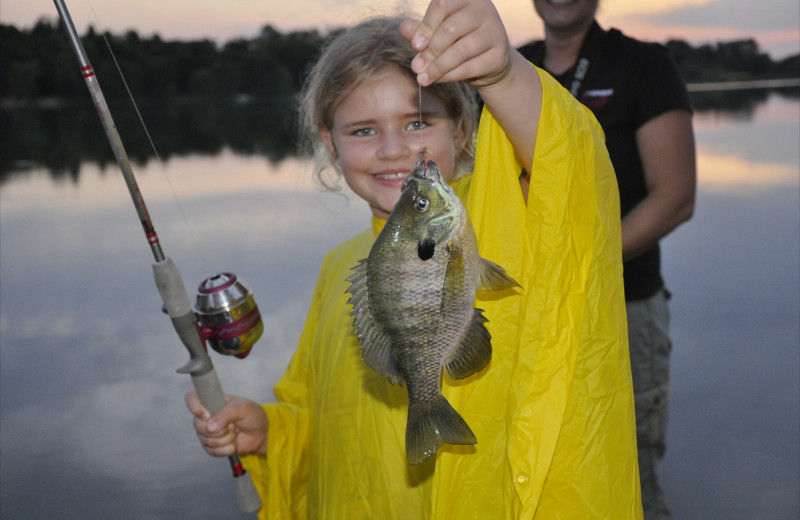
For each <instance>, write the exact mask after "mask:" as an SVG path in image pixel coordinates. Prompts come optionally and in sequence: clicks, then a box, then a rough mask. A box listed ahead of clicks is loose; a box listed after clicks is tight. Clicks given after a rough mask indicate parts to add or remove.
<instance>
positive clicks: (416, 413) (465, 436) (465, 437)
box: [406, 395, 478, 464]
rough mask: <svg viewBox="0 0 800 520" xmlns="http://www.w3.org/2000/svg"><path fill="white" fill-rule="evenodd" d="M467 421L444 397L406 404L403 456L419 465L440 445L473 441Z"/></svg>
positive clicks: (474, 441) (411, 462)
mask: <svg viewBox="0 0 800 520" xmlns="http://www.w3.org/2000/svg"><path fill="white" fill-rule="evenodd" d="M476 442H478V441H477V440H476V439H475V434H474V433H472V430H470V428H469V426H467V423H466V421H464V419H463V418H462V417H461V416H460V415H459V414H458V412H456V411H455V410H454V409H453V407H452V406H450V403H448V402H447V399H445V398H444V396H442V395H439V396H438V397H437V398H436V399H434V401H433V402H432V403H426V404H425V405H416V406H415V405H414V404H409V407H408V424H407V426H406V456H407V457H408V462H409V464H419V463H420V462H423V461H424V460H425V459H427V458H428V457H430V456H431V455H433V454H434V453H436V451H437V450H438V449H439V447H440V446H441V445H442V444H475V443H476Z"/></svg>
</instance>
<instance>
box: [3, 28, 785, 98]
mask: <svg viewBox="0 0 800 520" xmlns="http://www.w3.org/2000/svg"><path fill="white" fill-rule="evenodd" d="M337 32H338V31H331V32H329V33H326V34H321V33H319V32H318V31H315V30H311V31H293V32H287V33H283V32H281V31H278V30H277V29H275V28H273V27H271V26H269V25H267V26H265V27H264V28H263V29H262V30H261V31H260V33H259V34H257V35H256V36H255V37H253V38H249V39H245V38H239V39H234V40H231V41H228V42H226V43H224V44H221V45H218V44H216V43H215V42H214V41H212V40H208V39H206V40H196V41H166V40H163V39H161V37H159V36H158V35H154V36H151V37H149V38H142V37H140V36H139V35H138V33H136V32H135V31H128V32H126V33H125V34H122V35H114V34H110V33H106V34H101V33H98V32H97V31H95V30H94V29H93V28H91V27H90V28H89V29H88V31H87V32H86V34H84V35H83V36H82V42H83V46H84V48H85V49H86V53H87V55H88V56H89V59H90V60H91V62H92V65H93V67H94V69H95V71H96V73H97V75H98V77H99V78H100V81H101V85H102V86H103V91H104V93H105V95H106V97H107V98H115V97H124V96H127V93H126V92H125V84H124V83H123V82H122V81H121V80H119V79H118V78H119V73H118V72H117V71H116V65H115V64H114V60H113V57H112V55H111V53H110V52H109V51H108V49H107V47H111V49H112V51H113V55H114V56H116V58H117V61H118V63H119V64H120V68H121V69H122V72H123V74H124V77H125V83H127V86H128V87H129V88H130V90H131V92H132V93H133V94H134V96H135V97H136V99H145V100H161V101H163V100H171V101H175V100H191V99H199V98H209V97H227V98H231V97H237V98H239V99H242V100H246V99H261V100H264V99H277V100H286V99H287V98H291V96H292V95H294V93H296V92H297V91H298V90H299V88H300V87H301V85H302V83H303V80H304V77H305V73H306V69H307V67H308V64H309V63H310V62H312V61H313V60H314V59H315V58H316V57H317V55H318V53H319V49H320V47H321V46H322V45H323V44H324V43H325V41H326V40H327V39H328V38H330V37H331V36H333V35H334V34H336V33H337ZM666 45H667V47H669V49H670V50H671V52H672V54H673V56H674V58H675V61H676V62H677V64H678V67H679V68H680V70H681V72H682V73H683V75H684V77H685V79H686V80H687V81H688V82H690V83H691V82H706V81H726V80H746V79H751V78H752V79H756V78H757V79H764V78H786V77H798V75H800V55H795V56H792V57H790V58H787V59H784V60H780V61H773V60H772V59H771V58H770V56H769V55H767V54H766V53H764V52H762V51H761V50H760V49H759V47H758V43H757V42H756V41H755V40H752V39H747V40H739V41H730V42H719V43H716V44H707V45H701V46H699V47H693V46H692V45H690V44H688V43H686V42H684V41H681V40H671V41H669V42H667V43H666ZM0 55H2V56H3V57H4V60H3V61H4V62H5V67H4V68H5V70H4V73H3V74H2V75H0V99H7V100H8V99H10V100H41V99H43V98H58V99H72V98H75V97H77V96H85V95H86V93H85V86H84V85H83V81H82V79H81V77H80V74H79V72H78V70H77V62H76V61H75V58H74V56H73V55H72V48H71V46H70V44H69V42H68V41H67V37H66V35H65V33H64V31H63V29H62V28H61V26H60V22H59V21H58V20H47V19H42V20H40V21H39V22H38V23H36V24H35V25H34V26H33V27H31V28H30V29H24V30H20V29H18V28H16V27H14V26H11V25H5V24H0Z"/></svg>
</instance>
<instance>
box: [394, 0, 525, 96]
mask: <svg viewBox="0 0 800 520" xmlns="http://www.w3.org/2000/svg"><path fill="white" fill-rule="evenodd" d="M400 32H401V33H402V34H403V36H404V37H405V38H406V39H407V40H408V41H409V42H411V46H412V47H413V48H414V49H415V50H416V51H417V52H419V54H418V55H417V56H416V58H414V61H412V62H411V68H412V70H413V71H414V72H415V73H416V74H417V82H418V83H419V84H420V85H422V86H423V87H424V86H428V85H430V84H431V83H434V82H437V81H439V82H448V81H458V80H465V81H466V82H467V83H468V84H469V85H471V86H473V87H475V88H478V89H481V88H483V87H489V86H492V85H494V84H496V83H498V82H499V81H501V80H502V79H503V78H504V77H505V76H506V75H507V74H508V71H509V68H510V66H511V59H510V53H511V49H510V44H509V42H508V35H507V34H506V30H505V27H503V22H502V21H501V20H500V15H499V14H498V13H497V10H496V9H495V7H494V5H493V4H492V3H491V2H490V1H489V0H433V1H432V2H431V3H430V5H428V9H427V11H426V13H425V17H424V18H423V19H422V21H421V22H417V21H414V20H406V21H405V22H403V23H402V24H401V26H400Z"/></svg>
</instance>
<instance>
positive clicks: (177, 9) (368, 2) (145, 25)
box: [0, 0, 800, 59]
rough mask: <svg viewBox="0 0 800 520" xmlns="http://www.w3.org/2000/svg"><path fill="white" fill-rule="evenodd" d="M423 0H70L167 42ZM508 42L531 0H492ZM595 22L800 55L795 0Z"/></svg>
mask: <svg viewBox="0 0 800 520" xmlns="http://www.w3.org/2000/svg"><path fill="white" fill-rule="evenodd" d="M426 4H427V2H426V1H424V0H336V1H333V0H291V1H288V2H287V1H285V0H137V1H136V2H131V1H123V0H74V1H71V2H68V3H67V7H68V8H69V10H70V12H71V14H72V18H73V22H74V23H75V26H76V27H77V28H78V31H79V32H80V33H81V34H83V32H84V31H85V30H86V28H87V27H88V26H89V25H93V26H94V27H95V28H97V29H102V30H110V31H112V32H114V33H120V32H123V31H127V30H129V29H133V30H136V31H137V32H138V33H139V34H140V35H141V36H145V37H146V36H150V35H153V34H158V35H159V36H160V37H162V38H164V39H167V40H173V39H174V40H178V39H180V40H196V39H204V38H210V39H213V40H216V41H218V42H220V43H222V42H226V41H229V40H231V39H233V38H237V37H244V38H250V37H253V36H255V35H256V34H258V32H259V30H260V29H261V28H262V27H263V26H265V25H272V26H273V27H275V28H276V29H278V30H281V31H291V30H298V29H319V30H326V29H328V28H331V27H336V26H342V25H350V24H352V23H355V22H357V21H359V20H360V19H362V18H364V17H366V16H367V15H368V14H370V13H378V14H387V13H393V12H395V10H396V9H397V8H398V6H400V7H403V6H405V7H406V10H409V8H410V10H411V11H412V12H415V13H422V12H423V9H424V6H425V5H426ZM495 5H496V6H497V10H498V11H499V12H500V15H501V17H502V18H503V22H504V24H505V25H506V29H507V31H508V33H509V37H510V39H511V43H512V44H514V45H519V44H522V43H525V42H526V41H529V40H531V39H534V38H539V37H541V35H542V33H543V31H542V27H541V22H540V20H539V18H538V17H537V16H536V13H535V11H534V9H533V2H532V0H495ZM56 16H57V12H56V9H55V6H54V4H53V3H51V2H49V1H48V0H0V22H2V23H4V24H10V25H15V26H17V27H19V28H27V27H30V26H31V25H33V24H34V23H36V21H38V20H39V19H40V18H42V17H49V18H55V17H56ZM598 20H599V22H600V23H601V25H603V26H605V27H609V26H614V27H618V28H620V29H621V30H622V31H623V32H625V33H627V34H629V35H631V36H634V37H636V38H640V39H643V40H649V41H658V42H664V41H666V40H668V39H681V40H685V41H688V42H690V43H692V44H693V45H698V44H703V43H714V42H716V41H730V40H739V39H746V38H754V39H755V40H756V41H757V42H758V44H759V46H760V48H761V49H762V50H763V51H765V52H767V53H769V54H770V55H771V56H772V57H773V58H774V59H779V58H783V57H786V56H789V55H792V54H797V53H800V2H798V1H797V0H760V1H755V0H601V2H600V10H599V12H598Z"/></svg>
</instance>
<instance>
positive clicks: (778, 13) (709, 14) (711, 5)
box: [632, 0, 800, 31]
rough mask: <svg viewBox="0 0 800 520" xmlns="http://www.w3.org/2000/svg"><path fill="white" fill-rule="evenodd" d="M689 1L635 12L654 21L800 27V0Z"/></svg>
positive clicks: (743, 27) (753, 28)
mask: <svg viewBox="0 0 800 520" xmlns="http://www.w3.org/2000/svg"><path fill="white" fill-rule="evenodd" d="M663 3H665V2H663ZM665 4H666V3H665ZM686 4H688V5H683V6H679V7H668V8H667V9H664V10H660V11H656V12H654V13H643V14H636V13H634V14H633V15H632V16H634V17H638V18H644V19H646V20H647V21H648V22H650V23H652V24H654V25H676V26H686V27H714V28H726V29H738V30H742V31H775V30H790V29H795V30H798V29H799V28H800V3H798V2H797V0H770V1H769V2H754V1H752V0H714V1H711V2H686ZM768 4H770V5H768ZM673 5H674V3H673Z"/></svg>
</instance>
